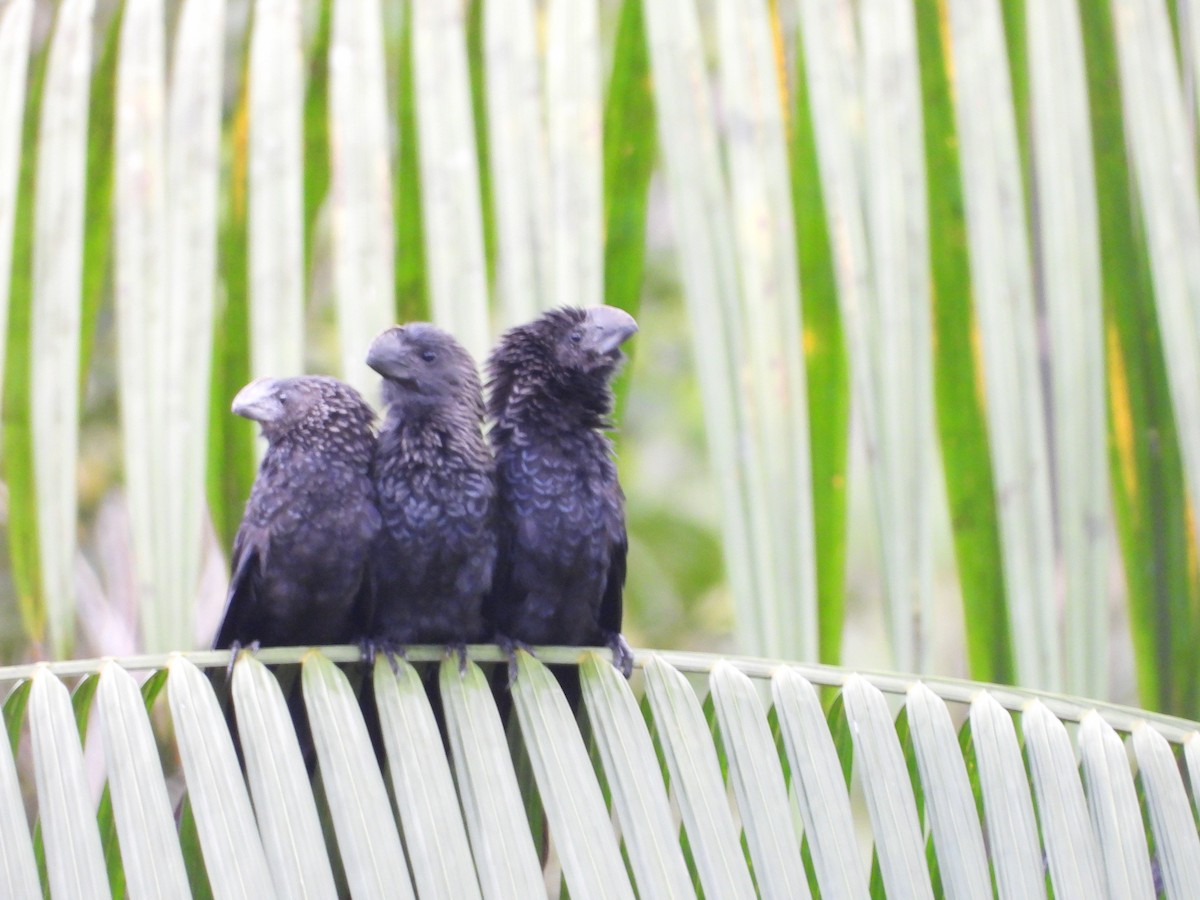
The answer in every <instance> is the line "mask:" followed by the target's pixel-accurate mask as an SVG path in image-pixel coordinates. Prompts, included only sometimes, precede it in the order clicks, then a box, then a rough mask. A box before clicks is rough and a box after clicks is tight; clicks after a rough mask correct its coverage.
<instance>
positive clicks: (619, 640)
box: [604, 631, 633, 678]
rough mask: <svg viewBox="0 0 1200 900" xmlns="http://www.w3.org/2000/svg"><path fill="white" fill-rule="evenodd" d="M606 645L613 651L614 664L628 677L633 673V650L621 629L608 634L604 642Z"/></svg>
mask: <svg viewBox="0 0 1200 900" xmlns="http://www.w3.org/2000/svg"><path fill="white" fill-rule="evenodd" d="M604 643H605V646H607V647H608V649H609V650H611V651H612V664H613V665H614V666H615V667H616V668H617V669H618V671H620V673H621V674H622V675H624V676H625V677H626V678H628V677H629V676H630V675H632V674H633V650H631V649H630V648H629V644H628V643H627V642H626V641H625V637H624V635H622V634H621V632H619V631H614V632H613V633H612V634H610V635H609V636H608V640H607V641H605V642H604Z"/></svg>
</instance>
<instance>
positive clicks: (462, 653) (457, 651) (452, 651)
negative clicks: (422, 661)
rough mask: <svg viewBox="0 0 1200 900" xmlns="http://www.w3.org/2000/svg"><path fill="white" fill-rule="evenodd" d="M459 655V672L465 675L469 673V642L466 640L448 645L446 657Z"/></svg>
mask: <svg viewBox="0 0 1200 900" xmlns="http://www.w3.org/2000/svg"><path fill="white" fill-rule="evenodd" d="M451 656H457V657H458V674H459V675H465V674H466V673H467V644H466V642H465V641H457V642H455V643H453V644H447V645H446V657H447V658H449V657H451Z"/></svg>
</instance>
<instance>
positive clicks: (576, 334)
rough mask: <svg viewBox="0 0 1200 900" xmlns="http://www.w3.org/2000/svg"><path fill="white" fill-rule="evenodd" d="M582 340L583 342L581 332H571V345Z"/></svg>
mask: <svg viewBox="0 0 1200 900" xmlns="http://www.w3.org/2000/svg"><path fill="white" fill-rule="evenodd" d="M582 340H583V332H582V331H572V332H571V343H572V344H578V343H579V342H580V341H582Z"/></svg>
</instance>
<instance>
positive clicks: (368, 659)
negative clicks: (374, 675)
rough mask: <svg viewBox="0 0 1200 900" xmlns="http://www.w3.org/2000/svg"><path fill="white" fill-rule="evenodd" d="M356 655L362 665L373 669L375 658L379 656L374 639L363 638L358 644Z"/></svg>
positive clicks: (377, 646)
mask: <svg viewBox="0 0 1200 900" xmlns="http://www.w3.org/2000/svg"><path fill="white" fill-rule="evenodd" d="M358 653H359V656H361V657H362V661H363V663H365V664H366V665H367V666H368V667H369V668H372V669H373V668H375V657H376V656H377V655H378V654H379V645H378V644H377V643H375V640H374V638H363V639H362V640H360V641H359V642H358Z"/></svg>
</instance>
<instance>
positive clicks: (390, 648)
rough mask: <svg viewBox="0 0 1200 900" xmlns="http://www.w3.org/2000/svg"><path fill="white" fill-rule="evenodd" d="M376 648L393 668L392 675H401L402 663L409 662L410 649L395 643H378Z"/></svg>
mask: <svg viewBox="0 0 1200 900" xmlns="http://www.w3.org/2000/svg"><path fill="white" fill-rule="evenodd" d="M375 648H376V650H377V651H378V652H379V653H382V654H383V657H384V659H386V660H387V661H388V665H389V666H391V667H392V674H393V675H399V674H400V661H401V660H404V661H405V662H407V661H408V648H407V647H405V646H404V645H403V644H398V643H395V642H393V641H378V642H376V644H375Z"/></svg>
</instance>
